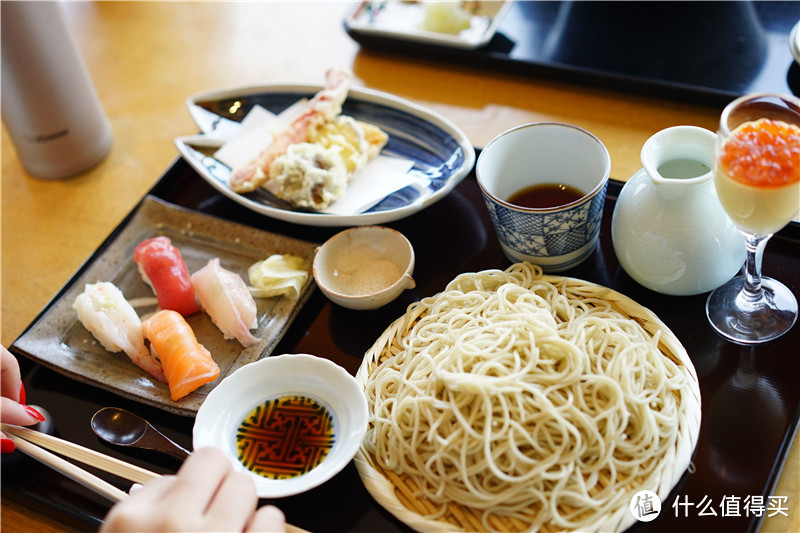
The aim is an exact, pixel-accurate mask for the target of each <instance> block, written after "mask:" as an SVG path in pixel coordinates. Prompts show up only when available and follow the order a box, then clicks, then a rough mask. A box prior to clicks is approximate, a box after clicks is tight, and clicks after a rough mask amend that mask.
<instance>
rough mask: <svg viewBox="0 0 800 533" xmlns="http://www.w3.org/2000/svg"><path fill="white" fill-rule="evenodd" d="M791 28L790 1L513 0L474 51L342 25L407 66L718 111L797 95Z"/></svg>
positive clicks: (798, 67)
mask: <svg viewBox="0 0 800 533" xmlns="http://www.w3.org/2000/svg"><path fill="white" fill-rule="evenodd" d="M374 3H375V4H380V3H381V2H374ZM798 21H800V3H798V2H795V1H783V2H739V1H732V2H731V1H728V2H713V1H711V2H707V1H705V2H695V1H693V2H650V1H637V2H625V1H621V2H620V1H614V2H607V1H578V2H571V1H570V2H567V1H565V2H554V1H545V2H540V1H524V0H517V1H515V2H513V4H512V5H511V7H510V8H509V10H508V11H507V13H506V14H505V16H504V17H503V18H502V20H501V21H500V23H499V25H498V27H497V32H496V33H495V35H494V37H493V38H492V39H491V40H490V41H489V42H488V43H486V44H485V45H484V46H481V47H479V48H475V49H471V48H453V47H450V46H446V45H442V44H438V43H435V42H434V43H429V42H415V41H414V40H410V39H404V38H403V37H402V36H398V35H394V34H392V35H384V34H377V35H376V34H374V33H371V32H366V31H364V30H363V29H362V28H359V27H354V26H353V25H352V24H349V23H348V20H347V19H345V21H344V26H345V30H347V32H348V33H349V34H350V36H351V37H352V38H353V39H354V40H356V41H357V42H359V43H360V44H361V45H362V46H363V47H364V48H366V49H370V50H381V51H384V52H389V53H396V54H400V55H403V56H406V57H410V58H412V59H417V60H438V61H444V62H447V63H451V64H452V63H459V64H463V65H466V66H468V67H479V68H485V69H489V70H495V71H500V72H513V73H517V74H527V75H532V76H534V77H549V78H555V79H561V80H566V81H571V82H576V83H580V84H582V85H586V86H592V87H606V88H613V89H615V90H623V91H632V92H638V93H645V94H649V95H657V96H663V97H670V98H677V99H685V100H689V101H691V102H693V103H699V102H702V103H708V104H714V105H724V104H725V103H727V102H729V101H730V100H732V99H734V98H735V97H737V96H740V95H742V94H745V93H751V92H780V93H794V94H796V95H797V94H800V64H798V63H797V62H796V61H795V60H794V57H793V55H792V51H791V48H790V46H789V38H790V34H791V31H792V27H793V26H794V25H795V24H797V23H798Z"/></svg>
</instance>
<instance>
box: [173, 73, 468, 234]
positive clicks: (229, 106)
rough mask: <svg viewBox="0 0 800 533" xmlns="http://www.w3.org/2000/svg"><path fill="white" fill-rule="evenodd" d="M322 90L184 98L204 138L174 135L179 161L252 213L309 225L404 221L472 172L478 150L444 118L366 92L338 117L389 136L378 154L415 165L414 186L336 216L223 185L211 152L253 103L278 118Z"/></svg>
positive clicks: (266, 89)
mask: <svg viewBox="0 0 800 533" xmlns="http://www.w3.org/2000/svg"><path fill="white" fill-rule="evenodd" d="M321 88H322V87H321V86H320V85H260V86H247V87H239V88H232V89H225V90H219V91H210V92H204V93H198V94H195V95H193V96H190V97H189V98H188V99H187V102H186V105H187V107H188V108H189V112H190V113H191V115H192V117H193V118H194V120H195V122H196V123H197V125H198V126H199V127H200V130H201V132H202V133H201V134H199V135H190V136H184V137H179V138H177V139H175V145H176V146H177V148H178V150H179V151H180V153H181V156H183V158H184V159H185V160H186V161H187V162H188V163H189V164H190V165H191V166H192V167H193V168H194V169H195V170H196V171H197V172H198V173H199V174H200V175H201V176H202V177H203V178H204V179H205V180H206V181H207V182H208V183H209V184H211V186H212V187H214V188H215V189H217V190H218V191H219V192H221V193H222V194H224V195H225V196H227V197H229V198H231V199H233V200H234V201H236V202H238V203H240V204H241V205H243V206H245V207H247V208H248V209H251V210H253V211H255V212H257V213H261V214H264V215H267V216H270V217H273V218H276V219H279V220H284V221H286V222H293V223H296V224H304V225H309V226H362V225H368V224H382V223H386V222H391V221H393V220H398V219H400V218H404V217H407V216H409V215H411V214H414V213H416V212H417V211H420V210H421V209H424V208H425V207H428V206H429V205H431V204H433V203H435V202H437V201H438V200H440V199H441V198H443V197H444V196H446V195H447V194H448V193H449V192H450V191H451V190H452V189H453V188H454V187H455V186H456V185H458V183H459V182H460V181H461V180H462V179H463V178H464V177H465V176H466V175H467V174H468V173H469V171H470V170H472V166H473V165H474V163H475V149H474V148H473V147H472V144H471V143H470V142H469V139H467V136H466V135H465V134H464V133H463V132H462V131H461V130H459V129H458V128H457V127H456V126H455V125H454V124H452V123H451V122H450V121H448V120H447V119H446V118H444V117H442V116H441V115H439V114H437V113H434V112H433V111H430V110H427V109H425V108H423V107H420V106H418V105H416V104H413V103H411V102H409V101H407V100H403V99H401V98H397V97H395V96H392V95H390V94H387V93H383V92H380V91H374V90H370V89H364V88H353V89H350V92H349V95H348V97H347V100H346V101H345V102H344V105H343V110H342V113H343V114H345V115H350V116H352V117H353V118H356V119H358V120H362V121H364V122H369V123H372V124H374V125H376V126H378V127H380V128H381V129H383V130H384V131H385V132H386V133H388V134H389V141H388V143H387V144H386V146H385V147H384V149H383V151H382V152H381V154H382V155H385V156H388V157H398V158H402V159H407V160H411V161H413V162H414V166H413V168H412V169H411V170H410V171H409V173H410V174H411V175H412V177H413V178H414V183H413V184H412V185H409V186H408V187H405V188H403V189H400V190H399V191H396V192H394V193H392V194H390V195H389V196H387V197H386V198H384V199H383V200H381V201H380V202H378V203H377V204H376V205H374V206H373V207H371V208H370V209H368V210H367V211H365V212H363V213H358V214H353V215H333V214H328V213H314V212H307V211H300V210H293V209H291V208H288V207H286V206H284V205H280V204H279V203H278V202H276V201H275V200H274V198H272V197H270V195H268V194H267V193H266V192H265V191H262V190H260V189H259V190H257V191H254V192H252V193H248V194H239V193H237V192H234V191H233V190H232V189H231V188H230V187H229V186H228V177H229V175H230V173H231V169H230V168H228V167H227V166H225V165H224V164H223V163H221V162H220V161H218V160H217V159H215V158H214V156H213V154H214V152H215V151H216V150H217V148H219V147H220V146H222V144H223V143H224V140H225V139H227V138H229V137H230V135H231V133H232V132H233V131H235V129H236V128H237V127H238V125H239V123H240V122H241V121H242V120H243V119H244V117H245V116H246V115H247V113H248V112H249V111H250V109H252V107H253V106H254V105H260V106H262V107H264V108H266V109H268V110H269V111H271V112H273V113H276V114H277V113H280V112H281V111H283V110H284V109H286V108H287V107H289V106H290V105H291V104H293V103H295V102H296V101H297V100H300V99H301V98H306V97H311V96H313V95H314V94H315V93H316V92H318V91H319V90H320V89H321Z"/></svg>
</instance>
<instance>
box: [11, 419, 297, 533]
mask: <svg viewBox="0 0 800 533" xmlns="http://www.w3.org/2000/svg"><path fill="white" fill-rule="evenodd" d="M0 427H2V430H3V432H4V433H5V434H6V435H8V437H9V438H10V439H11V440H12V441H14V445H15V446H16V447H17V448H18V449H19V450H20V451H21V452H23V453H26V454H27V455H30V456H31V457H33V458H34V459H36V460H37V461H40V462H41V463H44V464H45V465H47V466H49V467H51V468H54V469H55V470H58V471H59V472H61V473H62V474H64V475H65V476H67V477H69V478H70V479H72V480H73V481H75V482H77V483H80V484H81V485H83V486H84V487H86V488H88V489H89V490H93V491H94V492H96V493H98V494H100V495H101V496H105V497H106V498H108V499H109V500H111V501H112V502H118V501H121V500H124V499H126V498H128V497H129V496H130V495H129V494H128V493H127V492H124V491H122V490H120V489H118V488H117V487H115V486H114V485H112V484H111V483H108V482H107V481H104V480H102V479H100V478H99V477H97V476H95V475H94V474H91V473H89V472H87V471H86V470H84V469H82V468H80V467H77V466H75V465H73V464H72V463H70V462H69V461H66V460H65V459H63V458H61V457H59V456H57V455H55V454H53V453H50V452H49V451H47V449H49V450H53V451H54V452H57V453H60V454H62V455H65V456H66V457H70V458H71V459H75V460H76V461H80V462H82V463H84V464H87V465H90V466H94V467H96V468H99V469H101V470H103V471H105V472H109V473H111V474H114V475H117V476H119V477H122V478H124V479H128V480H130V481H135V482H136V483H141V484H144V483H146V482H148V481H150V480H151V479H153V478H156V477H159V476H160V474H156V473H155V472H151V471H150V470H146V469H144V468H141V467H138V466H136V465H132V464H130V463H126V462H125V461H121V460H119V459H117V458H115V457H110V456H108V455H104V454H102V453H100V452H96V451H94V450H90V449H89V448H84V447H83V446H80V445H78V444H75V443H72V442H69V441H66V440H63V439H59V438H58V437H53V436H52V435H48V434H46V433H41V432H39V431H35V430H32V429H30V428H26V427H22V426H12V425H10V424H1V425H0ZM45 448H47V449H45ZM286 531H287V533H308V531H306V530H305V529H302V528H300V527H297V526H293V525H292V524H286Z"/></svg>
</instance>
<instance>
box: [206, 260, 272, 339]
mask: <svg viewBox="0 0 800 533" xmlns="http://www.w3.org/2000/svg"><path fill="white" fill-rule="evenodd" d="M192 285H194V289H195V292H196V294H197V299H198V300H200V305H201V306H202V307H203V309H205V311H206V313H208V316H210V317H211V320H212V321H213V322H214V324H216V326H217V327H218V328H219V330H220V331H221V332H222V335H223V337H225V338H226V339H234V338H235V339H236V340H238V341H239V342H241V343H242V345H243V346H245V347H248V346H253V345H254V344H257V343H258V342H259V341H260V340H261V339H259V338H258V337H255V336H253V334H252V333H250V330H251V329H253V328H255V327H256V325H257V324H258V322H257V314H258V310H257V308H256V302H255V300H253V296H252V295H251V294H250V290H249V289H248V288H247V285H246V284H245V282H244V280H243V279H242V278H241V276H239V275H238V274H236V273H235V272H231V271H230V270H226V269H224V268H222V266H220V262H219V259H218V258H216V257H215V258H213V259H210V260H209V261H208V263H207V264H206V266H204V267H203V268H201V269H200V270H198V271H197V272H195V273H194V274H192Z"/></svg>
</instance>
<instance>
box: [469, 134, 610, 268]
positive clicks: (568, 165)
mask: <svg viewBox="0 0 800 533" xmlns="http://www.w3.org/2000/svg"><path fill="white" fill-rule="evenodd" d="M610 171H611V158H610V156H609V155H608V150H607V149H606V147H605V146H604V145H603V143H602V142H600V140H599V139H598V138H597V137H595V136H594V135H592V134H591V133H589V132H587V131H586V130H583V129H581V128H578V127H576V126H571V125H569V124H560V123H554V122H542V123H534V124H526V125H524V126H518V127H516V128H513V129H510V130H508V131H506V132H504V133H502V134H500V135H499V136H497V137H495V138H494V139H493V140H492V141H491V142H489V144H488V145H486V147H485V148H484V149H483V150H482V151H481V154H480V156H479V157H478V162H477V166H476V174H477V177H478V184H479V185H480V187H481V191H482V192H483V197H484V200H485V201H486V207H487V208H488V209H489V214H490V216H491V218H492V222H493V223H494V227H495V230H496V232H497V237H498V238H499V240H500V245H501V247H502V248H503V252H504V253H505V255H506V257H508V258H509V260H511V261H513V262H520V261H529V262H531V263H533V264H537V265H539V266H541V267H542V269H543V270H544V271H545V272H561V271H563V270H567V269H569V268H572V267H574V266H576V265H578V264H579V263H581V262H582V261H584V260H585V259H586V258H587V257H589V255H590V254H591V253H592V252H593V251H594V249H595V247H596V245H597V240H598V237H599V235H600V222H601V220H602V217H603V205H604V203H605V198H606V188H607V187H608V176H609V174H610ZM546 183H555V184H561V185H566V186H569V187H572V188H574V189H577V190H578V191H580V192H582V193H583V197H581V198H580V199H579V200H575V201H573V202H571V203H568V204H565V205H560V206H553V207H546V208H544V207H542V208H532V207H521V206H517V205H514V204H511V203H509V201H508V199H509V198H510V197H512V196H513V195H514V194H515V193H518V192H519V191H521V190H523V189H526V188H528V187H531V186H534V185H537V184H546Z"/></svg>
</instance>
